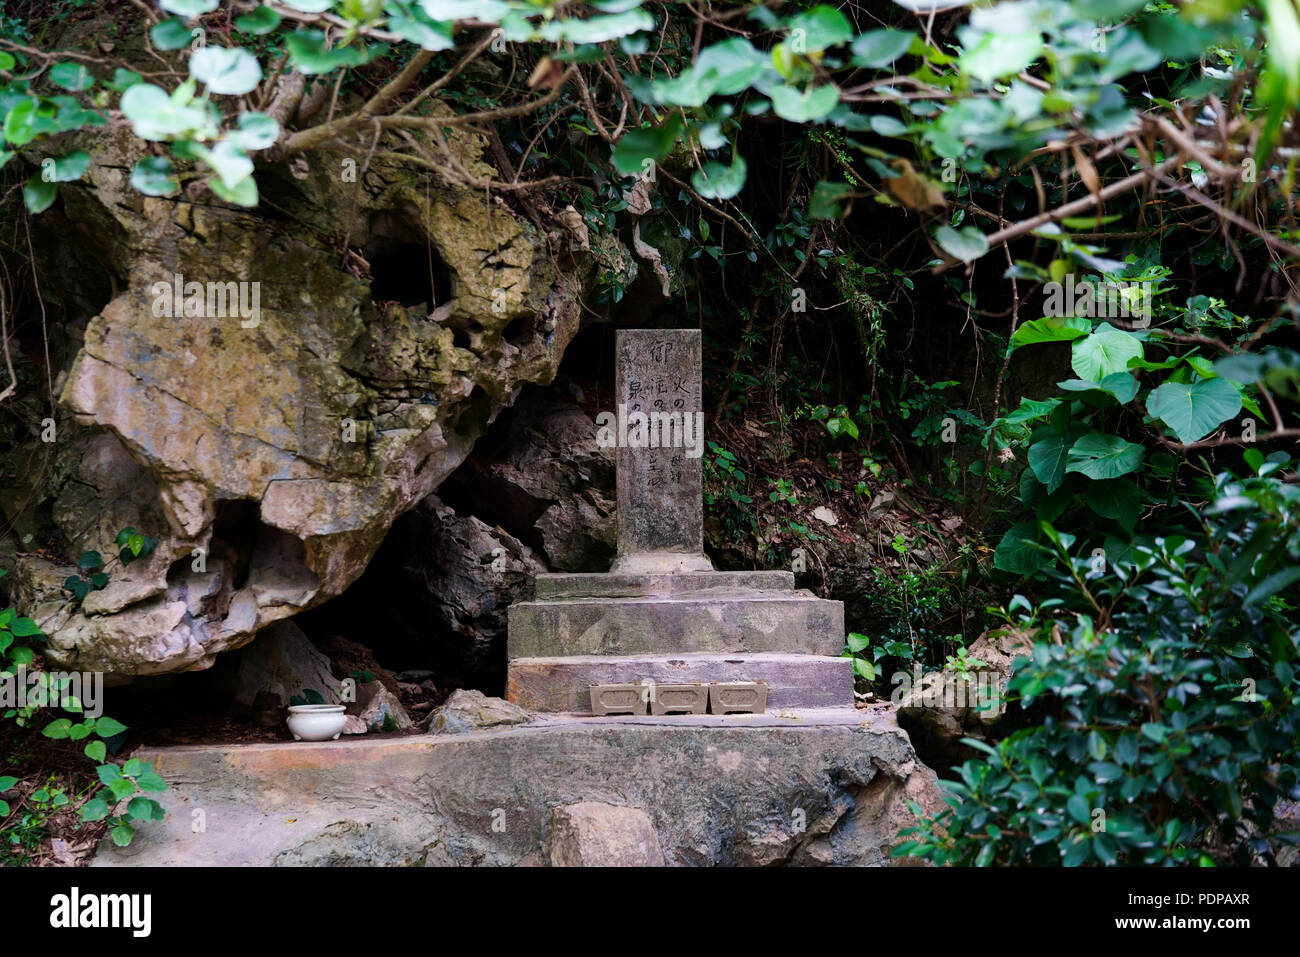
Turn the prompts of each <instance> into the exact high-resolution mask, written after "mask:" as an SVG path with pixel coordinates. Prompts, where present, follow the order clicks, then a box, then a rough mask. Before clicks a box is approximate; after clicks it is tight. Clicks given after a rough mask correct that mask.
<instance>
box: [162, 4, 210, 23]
mask: <svg viewBox="0 0 1300 957" xmlns="http://www.w3.org/2000/svg"><path fill="white" fill-rule="evenodd" d="M220 2H221V0H158V6H160V7H162V8H163V9H164V10H166V11H167V12H168V13H174V14H176V15H177V16H181V17H186V18H187V19H188V18H191V17H197V16H199V15H200V14H202V13H211V12H212V11H213V10H215V9H217V4H218V3H220Z"/></svg>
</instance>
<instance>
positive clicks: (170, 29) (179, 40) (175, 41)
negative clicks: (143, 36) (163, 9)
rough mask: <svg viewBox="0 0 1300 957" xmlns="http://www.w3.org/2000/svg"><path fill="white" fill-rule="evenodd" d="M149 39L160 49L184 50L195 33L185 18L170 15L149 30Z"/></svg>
mask: <svg viewBox="0 0 1300 957" xmlns="http://www.w3.org/2000/svg"><path fill="white" fill-rule="evenodd" d="M263 9H265V8H263ZM195 29H196V30H197V29H198V28H197V27H195ZM149 39H150V40H151V41H153V45H154V46H156V47H157V48H158V49H159V50H183V49H184V48H185V47H187V46H189V45H190V42H191V41H192V40H193V39H194V34H193V33H191V32H190V28H189V27H188V26H187V25H186V23H185V21H184V20H182V19H180V18H179V17H169V18H168V19H166V20H163V21H162V22H161V23H156V24H154V26H153V28H152V29H151V30H150V31H149Z"/></svg>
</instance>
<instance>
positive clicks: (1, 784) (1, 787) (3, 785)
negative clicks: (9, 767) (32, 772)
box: [0, 774, 18, 791]
mask: <svg viewBox="0 0 1300 957" xmlns="http://www.w3.org/2000/svg"><path fill="white" fill-rule="evenodd" d="M17 783H18V779H17V778H16V777H14V776H13V775H9V774H6V775H3V776H0V791H8V790H9V789H10V788H11V787H13V786H14V785H15V784H17Z"/></svg>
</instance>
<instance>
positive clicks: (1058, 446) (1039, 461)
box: [1028, 432, 1070, 493]
mask: <svg viewBox="0 0 1300 957" xmlns="http://www.w3.org/2000/svg"><path fill="white" fill-rule="evenodd" d="M1069 448H1070V439H1069V437H1068V436H1065V435H1062V434H1061V433H1059V432H1053V433H1051V434H1050V435H1048V437H1046V438H1043V439H1039V440H1038V441H1037V442H1035V443H1034V444H1033V445H1031V446H1030V447H1029V456H1028V458H1029V467H1030V468H1031V469H1033V471H1034V477H1035V478H1037V479H1038V481H1040V482H1042V483H1043V484H1044V485H1046V486H1047V491H1048V492H1049V493H1051V492H1055V491H1056V490H1057V489H1058V488H1060V487H1061V483H1062V482H1064V481H1065V472H1066V467H1065V466H1066V462H1067V460H1068V457H1069Z"/></svg>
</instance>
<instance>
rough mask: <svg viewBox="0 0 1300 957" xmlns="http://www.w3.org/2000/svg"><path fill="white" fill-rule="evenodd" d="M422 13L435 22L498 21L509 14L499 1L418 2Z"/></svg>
mask: <svg viewBox="0 0 1300 957" xmlns="http://www.w3.org/2000/svg"><path fill="white" fill-rule="evenodd" d="M420 6H421V7H422V8H423V9H424V12H425V13H427V14H428V15H429V16H431V17H433V19H435V20H481V21H484V22H488V21H492V20H499V19H501V17H503V16H504V15H505V14H507V13H509V12H510V7H509V6H508V5H507V4H505V3H502V2H501V0H420Z"/></svg>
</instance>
